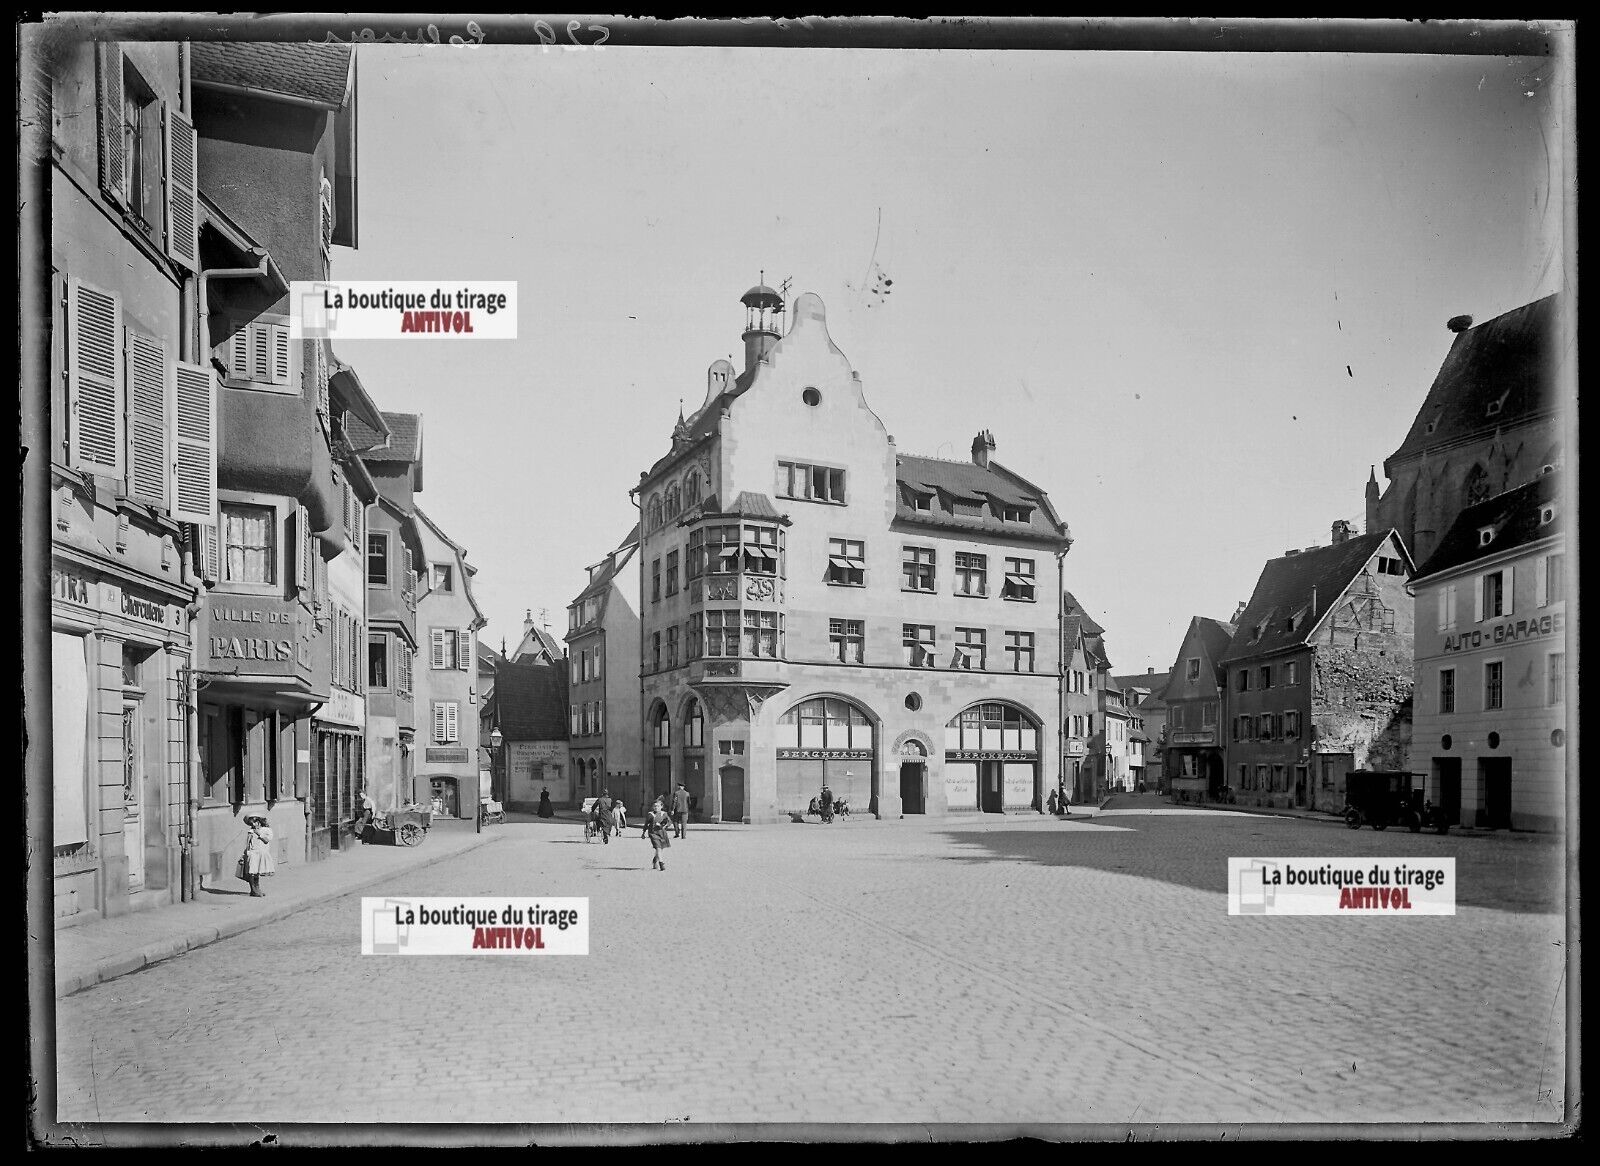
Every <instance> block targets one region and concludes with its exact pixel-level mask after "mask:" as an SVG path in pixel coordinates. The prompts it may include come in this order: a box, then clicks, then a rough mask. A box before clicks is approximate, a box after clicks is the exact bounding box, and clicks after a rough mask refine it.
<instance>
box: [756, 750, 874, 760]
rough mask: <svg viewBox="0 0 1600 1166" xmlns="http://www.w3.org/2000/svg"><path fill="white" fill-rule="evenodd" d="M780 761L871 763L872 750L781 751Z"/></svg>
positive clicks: (779, 752) (779, 751)
mask: <svg viewBox="0 0 1600 1166" xmlns="http://www.w3.org/2000/svg"><path fill="white" fill-rule="evenodd" d="M778 760H780V761H871V760H872V750H871V749H779V750H778Z"/></svg>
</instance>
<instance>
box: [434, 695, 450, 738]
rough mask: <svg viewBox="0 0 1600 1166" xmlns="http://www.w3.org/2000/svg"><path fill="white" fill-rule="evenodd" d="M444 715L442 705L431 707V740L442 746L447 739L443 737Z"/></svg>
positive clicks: (444, 727) (444, 728)
mask: <svg viewBox="0 0 1600 1166" xmlns="http://www.w3.org/2000/svg"><path fill="white" fill-rule="evenodd" d="M445 730H446V725H445V714H444V705H443V704H442V703H439V704H435V705H434V706H433V739H434V740H435V741H438V742H439V743H441V744H443V743H444V742H445V741H448V740H449V738H448V737H446V736H445Z"/></svg>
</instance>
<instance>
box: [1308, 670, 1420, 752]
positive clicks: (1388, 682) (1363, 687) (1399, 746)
mask: <svg viewBox="0 0 1600 1166" xmlns="http://www.w3.org/2000/svg"><path fill="white" fill-rule="evenodd" d="M1311 675H1312V714H1311V723H1312V742H1313V748H1314V750H1315V751H1316V752H1318V753H1350V754H1353V755H1354V757H1355V768H1357V769H1380V770H1406V769H1410V768H1411V692H1412V687H1413V683H1414V677H1413V672H1412V660H1411V653H1410V652H1409V651H1396V650H1395V645H1394V644H1393V643H1392V642H1391V643H1389V644H1387V645H1385V646H1384V647H1382V648H1379V647H1370V648H1369V647H1361V648H1335V647H1327V646H1324V647H1320V648H1319V649H1318V651H1317V652H1316V655H1315V658H1314V661H1313V664H1312V673H1311Z"/></svg>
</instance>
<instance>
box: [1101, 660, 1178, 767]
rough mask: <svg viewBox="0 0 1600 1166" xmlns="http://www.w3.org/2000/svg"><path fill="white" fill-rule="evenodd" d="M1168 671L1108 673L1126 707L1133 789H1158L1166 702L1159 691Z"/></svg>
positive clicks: (1165, 685)
mask: <svg viewBox="0 0 1600 1166" xmlns="http://www.w3.org/2000/svg"><path fill="white" fill-rule="evenodd" d="M1167 680H1168V674H1167V673H1165V672H1157V671H1156V670H1155V669H1154V668H1150V669H1147V670H1146V671H1145V672H1143V673H1139V672H1130V673H1126V674H1123V675H1118V676H1112V677H1111V678H1110V681H1109V687H1111V688H1114V689H1117V690H1119V691H1120V692H1121V693H1122V703H1123V706H1124V707H1125V708H1126V709H1127V710H1128V718H1129V720H1128V780H1129V782H1130V783H1131V785H1132V788H1133V789H1135V790H1141V791H1146V790H1149V791H1158V790H1160V789H1161V778H1162V759H1163V750H1164V749H1165V743H1166V725H1167V705H1166V702H1165V701H1164V700H1163V699H1162V696H1161V694H1162V692H1163V691H1164V690H1165V689H1166V687H1167Z"/></svg>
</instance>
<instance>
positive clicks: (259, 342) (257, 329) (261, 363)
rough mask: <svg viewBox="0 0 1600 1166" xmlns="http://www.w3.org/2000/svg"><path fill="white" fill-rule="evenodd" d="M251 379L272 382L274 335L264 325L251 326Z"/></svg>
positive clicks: (253, 324)
mask: <svg viewBox="0 0 1600 1166" xmlns="http://www.w3.org/2000/svg"><path fill="white" fill-rule="evenodd" d="M249 327H250V379H251V380H253V381H264V382H270V381H271V380H272V335H271V333H269V332H268V331H267V329H266V327H265V326H264V325H262V324H258V323H252V324H251V325H250V326H249Z"/></svg>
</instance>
